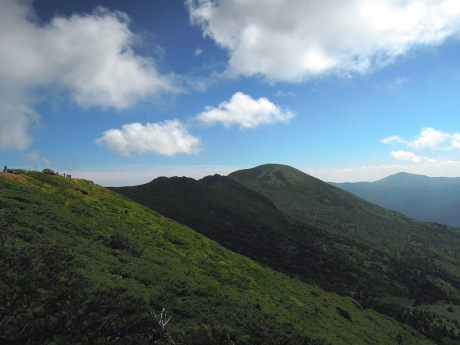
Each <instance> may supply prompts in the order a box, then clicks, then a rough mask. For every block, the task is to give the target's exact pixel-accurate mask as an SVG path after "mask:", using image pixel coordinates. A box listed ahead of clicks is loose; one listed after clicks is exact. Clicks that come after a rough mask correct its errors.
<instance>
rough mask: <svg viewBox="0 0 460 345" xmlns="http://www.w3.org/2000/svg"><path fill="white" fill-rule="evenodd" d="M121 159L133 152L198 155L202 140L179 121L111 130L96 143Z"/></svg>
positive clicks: (124, 126) (129, 125) (131, 125)
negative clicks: (113, 152)
mask: <svg viewBox="0 0 460 345" xmlns="http://www.w3.org/2000/svg"><path fill="white" fill-rule="evenodd" d="M96 142H97V143H98V144H101V145H102V144H104V145H105V146H107V148H109V149H110V150H113V151H115V152H116V153H117V154H118V155H121V156H128V155H129V154H130V153H131V152H137V153H139V154H144V153H150V154H158V155H166V156H174V155H176V154H180V153H184V154H198V153H199V145H200V143H201V140H200V138H198V137H194V136H193V135H191V134H190V133H189V132H188V129H187V126H186V125H185V124H183V123H182V122H180V121H179V120H167V121H165V122H160V123H147V124H146V125H145V126H144V125H142V124H140V123H131V124H126V125H123V126H122V129H121V130H120V129H110V130H108V131H105V132H104V135H103V136H102V137H101V138H99V139H97V140H96Z"/></svg>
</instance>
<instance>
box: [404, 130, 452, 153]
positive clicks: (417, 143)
mask: <svg viewBox="0 0 460 345" xmlns="http://www.w3.org/2000/svg"><path fill="white" fill-rule="evenodd" d="M449 138H450V135H449V134H447V133H444V132H442V131H438V130H436V129H434V128H429V127H427V128H423V129H422V131H421V132H420V135H419V137H418V138H417V139H415V140H414V141H411V142H409V143H408V144H407V145H408V146H409V147H413V148H415V149H417V150H426V149H434V148H436V147H438V146H439V144H442V143H444V142H445V141H446V140H447V139H449Z"/></svg>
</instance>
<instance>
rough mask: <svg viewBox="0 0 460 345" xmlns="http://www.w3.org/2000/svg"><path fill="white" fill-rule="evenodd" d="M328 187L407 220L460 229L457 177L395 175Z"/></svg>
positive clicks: (334, 184)
mask: <svg viewBox="0 0 460 345" xmlns="http://www.w3.org/2000/svg"><path fill="white" fill-rule="evenodd" d="M331 185H333V186H336V187H339V188H341V189H343V190H346V191H347V192H350V193H353V194H355V195H357V196H359V197H360V198H363V199H365V200H367V201H369V202H372V203H374V204H376V205H379V206H382V207H384V208H387V209H389V210H394V211H398V212H401V213H402V214H404V215H406V216H408V217H411V218H415V219H418V220H422V221H426V222H438V223H441V224H446V225H450V226H453V227H456V228H460V211H459V210H460V177H457V178H449V177H428V176H423V175H415V174H408V173H398V174H394V175H391V176H388V177H386V178H384V179H381V180H379V181H376V182H357V183H331Z"/></svg>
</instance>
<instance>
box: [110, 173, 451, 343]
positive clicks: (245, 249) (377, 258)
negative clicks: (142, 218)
mask: <svg viewBox="0 0 460 345" xmlns="http://www.w3.org/2000/svg"><path fill="white" fill-rule="evenodd" d="M111 189H112V190H114V191H116V192H118V193H121V194H123V195H125V196H127V197H129V198H131V199H133V200H135V201H137V202H139V203H141V204H143V205H145V206H147V207H149V208H151V209H154V210H156V211H158V212H160V213H161V214H163V215H165V216H167V217H170V218H172V219H175V220H177V221H178V222H180V223H183V224H186V225H188V226H190V227H191V228H192V229H194V230H196V231H198V232H200V233H202V234H203V235H205V236H207V237H209V238H211V239H214V240H216V241H217V242H219V243H220V244H221V245H223V246H225V247H227V248H229V249H231V250H233V251H235V252H238V253H241V254H244V255H246V256H248V257H250V258H252V259H254V260H256V261H257V262H259V263H260V264H262V265H264V266H265V267H270V268H272V269H275V270H277V271H280V272H283V273H285V274H287V275H289V276H291V277H293V278H296V279H299V280H301V281H303V282H305V283H308V284H311V283H314V284H317V285H318V286H320V287H321V288H322V289H325V290H327V291H331V292H335V293H339V294H340V295H342V296H349V297H352V298H354V299H356V300H357V301H359V303H360V304H361V305H362V306H364V307H365V308H370V309H373V310H376V311H378V312H380V313H383V314H386V315H388V316H390V317H392V318H394V319H396V320H399V321H400V322H403V323H405V324H406V325H408V326H410V327H412V328H413V329H414V330H416V331H418V332H421V333H422V334H424V335H426V336H427V337H429V338H430V339H432V340H434V341H436V342H437V343H439V344H450V343H456V342H457V341H458V339H459V331H460V327H459V325H458V321H457V320H460V317H459V316H460V313H459V312H458V310H459V301H460V300H459V288H460V277H459V276H460V266H459V264H460V262H459V259H458V255H457V253H458V248H459V245H460V243H459V242H460V235H459V231H458V230H457V229H453V228H449V227H446V226H441V225H439V224H428V223H423V222H418V221H414V220H412V219H409V218H407V217H405V216H403V215H401V214H398V213H396V212H391V211H388V210H385V209H382V208H380V207H377V206H375V205H373V204H370V203H368V202H365V201H364V200H362V199H359V198H357V197H355V196H353V195H351V194H350V193H347V192H344V191H342V190H340V189H338V188H335V187H332V186H330V185H328V184H326V183H324V182H322V181H320V180H317V179H314V178H312V177H310V176H308V175H305V174H303V173H301V172H299V171H297V170H295V169H293V168H290V167H286V166H281V165H265V166H261V167H257V168H254V169H249V170H243V171H238V172H235V173H232V174H230V175H229V177H223V176H219V175H215V176H209V177H206V178H203V179H202V180H199V181H196V180H194V179H190V178H179V177H175V178H158V179H155V180H153V181H152V182H150V183H147V184H145V185H140V186H134V187H119V188H111Z"/></svg>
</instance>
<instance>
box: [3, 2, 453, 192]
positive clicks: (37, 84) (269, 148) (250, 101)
mask: <svg viewBox="0 0 460 345" xmlns="http://www.w3.org/2000/svg"><path fill="white" fill-rule="evenodd" d="M459 56H460V2H458V1H455V0H454V1H452V0H404V1H403V0H379V1H375V0H349V1H346V2H344V1H341V0H322V1H304V0H277V1H268V0H251V1H241V0H225V1H216V0H214V1H213V0H193V1H192V0H190V1H186V2H184V1H179V0H177V1H176V0H139V1H114V0H110V1H108V0H106V1H92V0H91V1H90V0H86V1H78V2H77V1H70V0H65V1H63V0H36V1H33V2H31V1H27V0H20V1H19V0H0V157H1V158H2V162H3V165H7V166H9V167H14V168H16V167H18V168H26V169H34V170H41V169H43V168H45V167H50V168H52V169H54V170H57V171H59V172H60V173H62V172H66V173H69V174H72V176H74V177H81V178H88V179H91V180H93V181H94V182H96V183H99V184H101V185H105V186H119V185H134V184H140V183H146V182H148V181H150V180H152V179H153V178H155V177H158V176H190V177H194V178H201V177H203V176H205V175H208V174H214V173H220V174H224V175H225V174H228V173H230V172H232V171H235V170H238V169H242V168H250V167H254V166H257V165H259V164H265V163H280V164H287V165H291V166H293V167H295V168H297V169H300V170H302V171H304V172H306V173H307V174H310V175H312V176H315V177H318V178H320V179H322V180H324V181H331V182H345V181H348V182H354V181H375V180H378V179H380V178H383V177H385V176H388V175H390V174H393V173H397V172H400V171H406V172H410V173H416V174H423V175H428V176H460V173H459V172H460V121H459V109H460V97H458V94H459V90H460V59H459Z"/></svg>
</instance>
